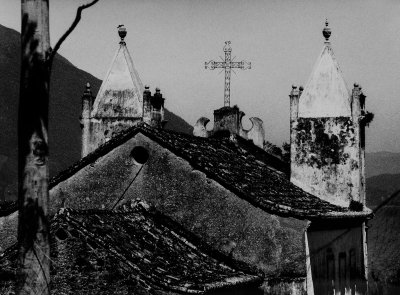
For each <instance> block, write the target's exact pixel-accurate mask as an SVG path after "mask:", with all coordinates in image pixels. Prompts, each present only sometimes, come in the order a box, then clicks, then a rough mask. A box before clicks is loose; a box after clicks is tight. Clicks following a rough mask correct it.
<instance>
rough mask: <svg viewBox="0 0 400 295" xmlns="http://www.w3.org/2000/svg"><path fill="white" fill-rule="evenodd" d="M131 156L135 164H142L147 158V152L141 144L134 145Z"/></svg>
mask: <svg viewBox="0 0 400 295" xmlns="http://www.w3.org/2000/svg"><path fill="white" fill-rule="evenodd" d="M131 157H132V158H133V160H134V161H135V164H136V165H143V164H144V163H146V162H147V160H148V159H149V152H148V151H147V150H146V149H145V148H144V147H142V146H135V147H134V148H133V149H132V151H131Z"/></svg>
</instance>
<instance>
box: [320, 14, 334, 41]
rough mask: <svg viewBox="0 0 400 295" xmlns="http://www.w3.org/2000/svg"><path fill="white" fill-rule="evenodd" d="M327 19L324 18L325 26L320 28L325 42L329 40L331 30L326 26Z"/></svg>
mask: <svg viewBox="0 0 400 295" xmlns="http://www.w3.org/2000/svg"><path fill="white" fill-rule="evenodd" d="M328 25H329V23H328V19H326V20H325V28H324V29H323V30H322V35H324V37H325V42H326V43H328V42H329V37H330V36H331V34H332V32H331V29H330V28H329V27H328Z"/></svg>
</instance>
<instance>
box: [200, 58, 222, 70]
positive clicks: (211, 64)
mask: <svg viewBox="0 0 400 295" xmlns="http://www.w3.org/2000/svg"><path fill="white" fill-rule="evenodd" d="M204 66H205V68H206V69H210V70H214V69H217V68H225V67H226V64H225V62H223V61H213V60H210V61H209V62H205V63H204Z"/></svg>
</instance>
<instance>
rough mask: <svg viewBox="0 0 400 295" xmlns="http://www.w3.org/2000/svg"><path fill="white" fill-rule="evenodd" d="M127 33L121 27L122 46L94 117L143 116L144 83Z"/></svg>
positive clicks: (94, 106)
mask: <svg viewBox="0 0 400 295" xmlns="http://www.w3.org/2000/svg"><path fill="white" fill-rule="evenodd" d="M126 33H127V32H126V29H125V27H124V26H123V25H120V26H118V34H119V36H120V38H121V41H120V42H119V44H120V46H119V48H118V50H117V52H116V54H115V56H114V58H113V61H112V63H111V66H110V68H109V70H108V72H107V75H106V77H105V78H104V80H103V83H102V84H101V87H100V90H99V92H98V94H97V97H96V99H95V102H94V105H93V112H92V117H129V118H139V117H141V116H142V113H143V110H142V95H143V84H142V81H141V80H140V78H139V74H138V72H137V71H136V69H135V67H134V64H133V61H132V58H131V56H130V54H129V52H128V49H127V47H126V44H125V41H124V38H125V36H126Z"/></svg>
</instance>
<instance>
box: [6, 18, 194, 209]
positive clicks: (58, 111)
mask: <svg viewBox="0 0 400 295" xmlns="http://www.w3.org/2000/svg"><path fill="white" fill-rule="evenodd" d="M0 40H1V42H0V69H1V71H0V128H1V129H0V130H1V131H0V201H1V200H3V199H4V198H7V199H9V198H14V197H15V193H16V187H17V185H16V177H17V111H18V99H19V79H20V77H19V75H20V74H19V73H20V34H19V33H18V32H17V31H15V30H12V29H9V28H6V27H4V26H1V25H0ZM104 66H107V65H106V64H105V65H104ZM87 82H89V83H90V84H91V86H92V91H93V93H97V91H98V89H99V87H100V84H101V80H99V79H97V78H96V77H94V76H92V75H90V74H89V73H87V72H85V71H82V70H80V69H78V68H77V67H75V66H74V65H73V64H72V63H70V62H69V61H68V60H67V59H65V58H64V57H62V56H60V55H57V56H56V58H55V60H54V65H53V70H52V75H51V85H50V106H49V148H50V174H51V175H54V174H56V173H57V172H59V171H60V170H62V169H65V168H67V167H68V166H69V165H71V164H72V163H74V162H75V161H77V160H79V158H80V152H81V129H80V126H79V116H80V113H81V97H82V94H83V91H84V85H85V84H86V83H87ZM167 104H168V102H167ZM165 118H166V120H168V121H169V122H168V123H167V125H166V128H167V129H172V130H176V131H180V132H185V133H191V132H192V127H191V126H190V125H189V124H188V123H187V122H186V121H184V120H183V119H182V118H180V117H178V116H177V115H175V114H173V113H171V112H169V111H168V110H166V111H165Z"/></svg>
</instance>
